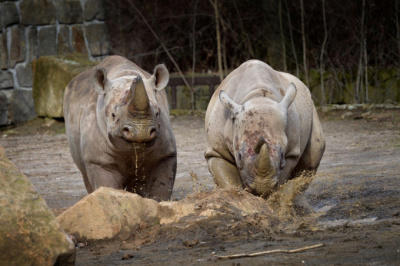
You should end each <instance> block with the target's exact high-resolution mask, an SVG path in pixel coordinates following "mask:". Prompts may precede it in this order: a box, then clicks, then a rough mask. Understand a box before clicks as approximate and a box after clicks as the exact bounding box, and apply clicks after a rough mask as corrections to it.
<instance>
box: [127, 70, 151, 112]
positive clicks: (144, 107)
mask: <svg viewBox="0 0 400 266" xmlns="http://www.w3.org/2000/svg"><path fill="white" fill-rule="evenodd" d="M126 98H127V99H130V101H129V105H128V111H129V113H131V114H133V113H136V112H150V102H149V97H148V96H147V92H146V88H145V87H144V83H143V80H142V78H141V77H140V76H138V77H137V78H136V81H134V82H133V83H132V86H131V88H130V90H129V93H128V95H127V96H126Z"/></svg>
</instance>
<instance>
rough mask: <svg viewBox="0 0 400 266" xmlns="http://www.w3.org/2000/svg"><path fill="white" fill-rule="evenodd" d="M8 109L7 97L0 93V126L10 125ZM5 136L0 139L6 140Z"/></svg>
mask: <svg viewBox="0 0 400 266" xmlns="http://www.w3.org/2000/svg"><path fill="white" fill-rule="evenodd" d="M9 108H10V102H9V100H8V97H7V95H6V94H5V93H4V92H2V91H0V126H5V125H9V124H10V123H11V121H10V119H9V113H10V112H9ZM6 137H7V135H6V134H3V136H2V138H3V139H4V138H6Z"/></svg>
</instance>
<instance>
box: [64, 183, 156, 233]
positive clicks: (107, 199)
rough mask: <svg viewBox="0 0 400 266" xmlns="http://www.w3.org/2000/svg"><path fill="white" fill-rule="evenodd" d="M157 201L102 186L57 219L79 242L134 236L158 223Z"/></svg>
mask: <svg viewBox="0 0 400 266" xmlns="http://www.w3.org/2000/svg"><path fill="white" fill-rule="evenodd" d="M157 205H158V203H157V201H155V200H152V199H146V198H142V197H141V196H139V195H137V194H134V193H130V192H127V191H124V190H116V189H112V188H105V187H101V188H99V189H97V190H96V191H95V192H93V193H91V194H89V195H87V196H86V197H84V198H83V199H82V200H80V201H79V202H77V203H76V204H75V205H74V206H72V207H71V208H69V209H68V210H67V211H65V212H64V213H62V214H61V215H60V216H58V217H57V220H58V221H59V222H60V224H61V226H62V227H63V228H64V229H65V231H66V232H68V233H69V234H72V235H74V236H75V237H77V239H79V240H83V239H86V240H100V239H107V238H114V237H115V236H118V235H119V236H124V235H129V234H130V233H134V232H135V231H136V230H138V229H139V228H140V226H143V225H144V224H146V225H151V224H155V223H156V222H157Z"/></svg>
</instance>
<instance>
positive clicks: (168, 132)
mask: <svg viewBox="0 0 400 266" xmlns="http://www.w3.org/2000/svg"><path fill="white" fill-rule="evenodd" d="M168 80H169V73H168V70H167V69H166V68H165V66H164V65H158V66H156V67H155V69H154V74H153V75H150V74H148V73H147V72H145V71H143V70H142V69H140V68H139V67H138V66H137V65H135V64H134V63H132V62H131V61H129V60H127V59H125V58H123V57H120V56H109V57H107V58H106V59H104V60H103V61H102V62H101V63H100V64H99V65H98V66H97V67H95V68H92V69H89V70H87V71H85V72H83V73H81V74H80V75H78V76H77V77H75V78H74V79H72V81H71V82H70V83H69V85H68V86H67V88H66V91H65V95H64V118H65V128H66V133H67V137H68V142H69V147H70V150H71V154H72V158H73V159H74V162H75V163H76V165H77V166H78V168H79V170H80V171H81V172H82V176H83V180H84V183H85V186H86V189H87V191H88V193H91V192H93V191H94V190H96V189H97V188H99V187H102V186H104V187H111V188H116V189H125V190H127V191H131V192H134V193H137V194H139V195H141V196H143V197H148V198H154V199H156V200H168V199H169V198H170V196H171V193H172V188H173V185H174V180H175V174H176V162H177V161H176V155H177V154H176V144H175V138H174V135H173V133H172V129H171V124H170V120H169V118H170V115H169V110H168V101H167V96H166V93H165V91H164V90H163V89H164V88H165V86H166V85H167V83H168Z"/></svg>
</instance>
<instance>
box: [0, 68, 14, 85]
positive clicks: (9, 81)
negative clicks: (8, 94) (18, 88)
mask: <svg viewBox="0 0 400 266" xmlns="http://www.w3.org/2000/svg"><path fill="white" fill-rule="evenodd" d="M13 87H14V80H13V76H12V74H11V72H9V71H0V89H9V88H13Z"/></svg>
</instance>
